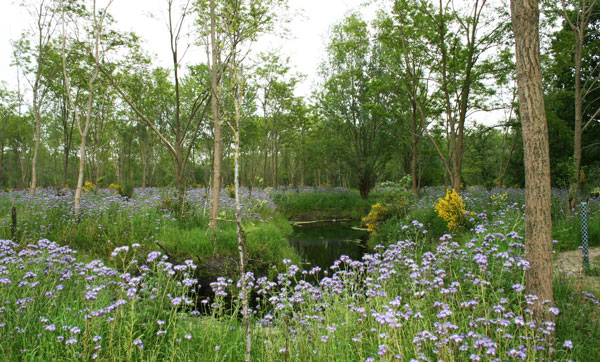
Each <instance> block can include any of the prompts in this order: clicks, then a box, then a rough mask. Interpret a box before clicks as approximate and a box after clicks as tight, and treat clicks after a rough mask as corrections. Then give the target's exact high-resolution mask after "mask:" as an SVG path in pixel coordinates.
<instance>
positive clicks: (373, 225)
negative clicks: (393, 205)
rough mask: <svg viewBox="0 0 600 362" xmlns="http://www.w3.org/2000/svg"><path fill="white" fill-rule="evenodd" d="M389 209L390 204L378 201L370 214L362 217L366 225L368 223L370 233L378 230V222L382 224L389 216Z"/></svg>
mask: <svg viewBox="0 0 600 362" xmlns="http://www.w3.org/2000/svg"><path fill="white" fill-rule="evenodd" d="M389 211H390V208H389V206H387V205H385V204H382V203H380V202H378V203H376V204H375V205H373V206H372V207H371V211H370V212H369V215H367V216H365V217H363V219H362V220H363V222H364V223H365V225H367V229H368V230H369V232H370V233H374V232H377V227H378V224H380V223H381V222H383V221H385V220H386V219H387V218H388V214H389Z"/></svg>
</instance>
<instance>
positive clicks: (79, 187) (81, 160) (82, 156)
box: [73, 135, 86, 215]
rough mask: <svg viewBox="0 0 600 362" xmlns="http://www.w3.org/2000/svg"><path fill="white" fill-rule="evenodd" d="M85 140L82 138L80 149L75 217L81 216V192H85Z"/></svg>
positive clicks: (74, 202)
mask: <svg viewBox="0 0 600 362" xmlns="http://www.w3.org/2000/svg"><path fill="white" fill-rule="evenodd" d="M85 139H86V137H84V136H83V135H82V136H81V146H80V147H79V152H80V155H79V173H78V174H77V186H76V187H75V200H74V201H73V210H74V213H75V215H78V214H79V204H80V202H81V192H82V190H83V173H84V169H85V159H86V154H85Z"/></svg>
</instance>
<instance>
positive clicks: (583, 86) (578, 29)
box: [561, 0, 600, 209]
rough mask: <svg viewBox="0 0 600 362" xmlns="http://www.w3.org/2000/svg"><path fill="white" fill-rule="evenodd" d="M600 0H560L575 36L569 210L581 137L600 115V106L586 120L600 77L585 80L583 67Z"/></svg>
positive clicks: (573, 198)
mask: <svg viewBox="0 0 600 362" xmlns="http://www.w3.org/2000/svg"><path fill="white" fill-rule="evenodd" d="M596 5H597V0H580V1H572V2H571V1H569V3H568V4H567V0H561V6H562V15H563V17H564V19H565V21H566V23H567V24H568V25H569V28H570V29H571V31H572V33H573V37H574V39H575V44H574V45H575V47H574V50H573V53H574V54H573V63H574V64H573V65H574V77H575V79H574V80H575V84H574V88H575V89H574V91H575V92H574V93H575V94H574V97H575V99H574V100H575V115H574V119H575V124H574V128H573V135H574V140H573V172H574V175H573V177H572V179H571V185H570V190H569V201H570V205H569V207H570V209H573V208H574V207H575V203H576V202H577V199H578V197H577V195H578V193H579V188H580V187H579V186H580V181H581V177H580V170H581V149H582V144H581V139H582V134H583V132H584V131H585V130H586V129H587V128H588V127H590V125H591V124H592V122H594V121H595V120H596V119H597V118H598V117H599V116H600V107H598V109H596V110H592V111H591V112H590V115H589V118H586V119H585V123H584V119H583V117H584V104H585V103H586V102H585V101H586V98H587V97H588V96H589V95H591V93H592V92H594V90H595V89H598V87H600V84H599V82H600V81H599V80H598V78H597V77H595V78H591V79H588V81H587V82H585V81H584V82H582V80H583V79H582V78H583V76H582V67H583V66H584V60H585V54H584V51H585V49H584V48H585V41H586V37H587V32H588V30H589V29H588V25H589V24H590V20H591V19H592V15H593V13H594V10H595V7H596ZM589 66H590V67H592V68H593V69H590V70H588V72H589V73H592V74H593V73H597V71H596V70H597V69H598V68H599V67H600V62H598V61H597V59H596V64H595V65H589Z"/></svg>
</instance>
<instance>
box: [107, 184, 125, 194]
mask: <svg viewBox="0 0 600 362" xmlns="http://www.w3.org/2000/svg"><path fill="white" fill-rule="evenodd" d="M108 188H109V189H111V190H114V191H115V194H119V195H123V192H124V190H123V187H121V186H120V185H116V184H112V183H111V184H110V185H109V186H108Z"/></svg>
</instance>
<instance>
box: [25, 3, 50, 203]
mask: <svg viewBox="0 0 600 362" xmlns="http://www.w3.org/2000/svg"><path fill="white" fill-rule="evenodd" d="M22 5H23V6H25V7H26V8H27V10H28V12H29V14H30V15H31V18H32V20H33V22H34V25H33V26H32V29H31V31H30V36H31V37H32V38H33V44H31V43H32V42H31V40H29V39H27V35H26V34H24V35H23V41H22V42H20V44H21V46H22V47H21V52H23V53H24V54H21V56H22V57H25V58H26V59H24V61H25V62H26V63H28V64H24V67H23V69H24V70H25V71H26V72H27V73H28V74H26V75H25V78H26V79H27V81H28V82H29V85H30V86H31V91H32V109H31V110H32V113H33V119H34V122H35V128H34V129H35V131H34V142H35V146H34V149H33V158H32V160H31V183H30V185H29V194H30V195H33V194H35V188H36V186H37V165H38V154H39V149H40V142H41V129H42V115H41V113H42V106H43V104H44V101H45V98H46V94H47V92H48V87H47V86H46V85H45V84H44V79H43V73H44V71H45V67H46V63H47V62H46V58H47V56H46V53H47V51H48V48H49V45H50V42H51V41H52V36H53V33H54V30H55V27H56V24H57V22H56V16H57V14H58V12H57V9H55V7H54V3H53V2H52V1H51V0H37V1H35V2H32V3H29V4H26V3H24V2H23V3H22ZM31 45H33V47H31ZM30 75H31V77H30Z"/></svg>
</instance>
